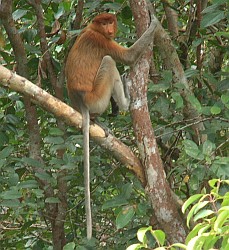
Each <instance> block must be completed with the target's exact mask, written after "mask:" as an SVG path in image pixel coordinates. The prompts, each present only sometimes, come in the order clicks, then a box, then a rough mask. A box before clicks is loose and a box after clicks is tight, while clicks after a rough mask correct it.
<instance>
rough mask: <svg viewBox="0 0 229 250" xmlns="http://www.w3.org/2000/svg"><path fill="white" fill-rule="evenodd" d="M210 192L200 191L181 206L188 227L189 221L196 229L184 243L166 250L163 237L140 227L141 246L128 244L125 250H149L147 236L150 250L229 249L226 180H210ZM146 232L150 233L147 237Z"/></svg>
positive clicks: (228, 184)
mask: <svg viewBox="0 0 229 250" xmlns="http://www.w3.org/2000/svg"><path fill="white" fill-rule="evenodd" d="M209 186H210V188H211V191H210V193H206V192H205V191H206V190H203V193H201V194H195V195H192V196H191V197H190V198H189V199H188V200H187V201H186V202H185V203H184V205H183V207H182V212H183V213H185V212H187V211H188V214H187V225H188V226H190V220H192V221H193V222H195V226H194V227H193V229H192V230H191V232H190V233H189V234H188V236H187V239H186V244H185V245H184V244H181V243H176V244H173V245H171V246H169V247H166V244H165V243H166V241H165V234H164V232H163V231H161V230H152V227H148V228H140V229H139V230H138V232H137V238H138V240H139V241H140V242H141V243H136V244H133V245H130V246H129V247H128V248H127V250H137V249H142V248H149V247H151V246H150V242H149V236H153V237H154V239H155V243H154V246H153V247H156V248H153V249H155V250H156V249H158V250H159V249H160V250H163V249H171V250H173V249H177V248H179V249H187V250H201V249H203V250H208V249H213V248H214V249H215V248H217V249H222V250H226V249H227V248H228V241H229V206H228V205H229V192H228V190H229V181H227V180H224V181H223V180H217V179H213V180H210V181H209ZM147 233H150V234H148V235H147Z"/></svg>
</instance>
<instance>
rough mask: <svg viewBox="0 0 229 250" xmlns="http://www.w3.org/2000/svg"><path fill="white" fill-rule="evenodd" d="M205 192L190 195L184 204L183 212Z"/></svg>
mask: <svg viewBox="0 0 229 250" xmlns="http://www.w3.org/2000/svg"><path fill="white" fill-rule="evenodd" d="M203 196H204V194H194V195H192V196H191V197H189V198H188V199H187V200H186V201H185V203H184V204H183V206H182V213H185V211H186V209H187V208H188V207H189V206H190V205H191V204H192V203H193V202H194V201H196V200H198V199H199V198H201V197H203Z"/></svg>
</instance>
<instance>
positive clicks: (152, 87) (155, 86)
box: [149, 83, 170, 93]
mask: <svg viewBox="0 0 229 250" xmlns="http://www.w3.org/2000/svg"><path fill="white" fill-rule="evenodd" d="M169 87H170V84H169V83H159V84H151V85H150V87H149V91H152V92H155V93H161V92H163V91H165V90H167V89H169Z"/></svg>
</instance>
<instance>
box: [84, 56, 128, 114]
mask: <svg viewBox="0 0 229 250" xmlns="http://www.w3.org/2000/svg"><path fill="white" fill-rule="evenodd" d="M116 81H120V83H119V84H120V88H122V89H121V90H120V91H118V90H117V91H115V93H116V92H120V93H121V92H123V93H122V96H124V91H123V86H122V83H121V79H120V76H119V73H118V70H117V68H116V63H115V61H114V60H113V59H112V58H111V57H110V56H104V57H103V60H102V62H101V64H100V67H99V69H98V72H97V75H96V78H95V81H94V83H93V90H92V91H91V92H85V95H84V97H83V98H84V103H85V104H86V106H87V107H88V109H89V111H90V114H95V115H100V114H102V113H103V112H104V111H105V110H106V109H107V107H108V105H109V103H110V98H111V95H112V94H113V91H114V85H115V83H116ZM117 85H118V84H117ZM116 88H118V86H116ZM116 99H117V98H116ZM116 99H115V100H116ZM117 103H118V105H119V102H117Z"/></svg>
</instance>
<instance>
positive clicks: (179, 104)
mask: <svg viewBox="0 0 229 250" xmlns="http://www.w3.org/2000/svg"><path fill="white" fill-rule="evenodd" d="M171 96H172V98H173V99H174V101H175V102H176V108H177V109H179V108H182V107H183V106H184V102H183V98H182V97H181V95H180V93H179V92H173V93H172V94H171Z"/></svg>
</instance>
